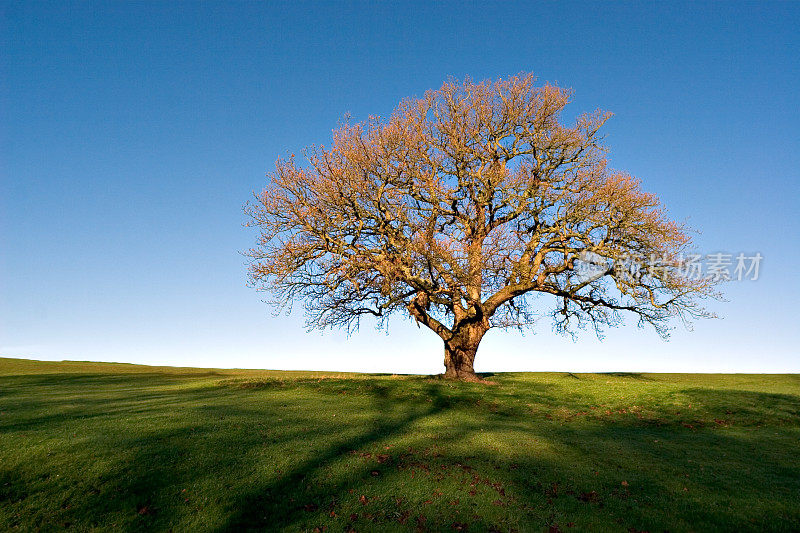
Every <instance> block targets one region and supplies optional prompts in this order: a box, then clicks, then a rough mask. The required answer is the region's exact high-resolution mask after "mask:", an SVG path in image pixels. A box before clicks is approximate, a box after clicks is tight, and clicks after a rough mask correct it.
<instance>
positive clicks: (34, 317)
mask: <svg viewBox="0 0 800 533" xmlns="http://www.w3.org/2000/svg"><path fill="white" fill-rule="evenodd" d="M0 13H1V14H2V27H1V33H0V39H1V40H0V46H2V54H0V63H1V64H0V68H2V72H0V75H1V77H2V86H1V88H0V90H1V91H2V92H1V93H0V99H1V101H2V104H1V105H0V113H1V115H0V142H1V143H2V145H1V151H0V356H8V357H29V358H37V359H55V360H61V359H79V360H97V361H123V362H136V363H147V364H168V365H179V366H214V367H251V368H276V369H331V370H355V371H369V372H431V373H433V372H440V371H442V369H443V366H442V346H441V343H440V341H439V340H438V338H437V337H435V336H434V334H433V333H431V332H430V331H427V330H424V329H417V327H416V326H414V325H413V323H412V322H411V321H410V320H409V319H407V318H405V317H402V316H399V315H398V316H397V318H395V319H394V320H393V321H392V322H391V323H390V326H389V330H388V334H387V333H386V332H383V331H375V330H374V329H373V328H372V327H371V326H370V324H368V323H367V324H364V325H363V326H362V329H361V331H360V332H358V333H356V334H354V335H352V336H351V337H349V338H348V337H347V336H346V335H345V334H344V333H343V332H339V331H333V332H330V331H329V332H326V333H324V334H322V333H320V332H316V331H315V332H311V333H308V332H306V329H305V328H304V325H303V323H304V320H303V316H302V313H301V312H300V311H299V309H300V306H297V308H298V311H296V312H295V313H293V314H291V315H288V316H287V315H285V314H284V315H277V316H276V315H274V314H273V313H272V311H271V310H270V309H269V308H268V307H267V306H266V305H265V304H264V303H262V302H261V301H260V300H261V298H262V295H259V294H257V293H256V292H255V291H254V290H253V289H251V288H249V287H247V285H246V266H245V260H244V258H243V257H242V256H241V255H240V254H239V251H242V250H245V249H247V248H248V247H250V246H251V244H252V243H253V242H254V239H255V233H254V232H253V231H252V230H249V229H247V228H244V227H242V223H243V222H244V221H245V217H244V216H243V214H242V211H241V207H242V205H243V204H244V203H245V202H246V201H247V200H248V199H249V198H250V195H251V194H252V192H253V191H257V190H260V189H261V188H263V187H264V185H265V184H266V180H265V173H266V172H268V171H270V170H271V169H272V168H273V167H274V162H275V160H276V159H277V158H278V157H281V156H285V155H286V154H288V153H293V152H295V153H299V152H300V151H301V149H302V148H303V147H304V146H307V145H309V144H312V143H317V144H327V143H329V142H330V137H331V130H332V129H333V128H335V127H336V126H337V124H338V123H339V122H340V121H341V120H342V118H343V117H344V116H346V115H348V114H349V115H350V116H351V117H352V119H353V120H362V119H364V118H366V117H367V116H368V115H370V114H375V115H383V116H386V115H388V114H389V113H390V112H391V111H392V109H393V108H394V106H395V105H396V104H397V103H398V101H399V100H400V99H401V98H403V97H407V96H413V95H421V94H422V93H423V92H424V91H425V90H426V89H431V88H438V87H439V86H440V85H441V83H442V82H443V81H444V80H445V79H447V78H448V77H450V76H454V77H457V78H463V77H464V76H471V77H472V78H473V79H478V80H480V79H484V78H498V77H505V76H508V75H513V74H516V73H519V72H533V73H535V74H536V75H537V76H538V78H539V79H540V80H541V81H549V82H553V83H556V84H558V85H561V86H566V87H572V88H573V89H574V91H575V98H574V102H573V103H572V104H571V105H570V106H569V107H568V113H567V115H568V117H567V118H569V116H574V115H577V114H580V113H582V112H586V111H592V110H594V109H596V108H602V109H605V110H609V111H611V112H613V113H614V117H613V118H612V119H611V120H610V121H609V122H608V124H607V125H606V127H605V142H606V144H607V145H608V146H609V147H610V158H611V164H612V166H614V167H615V168H618V169H621V170H625V171H628V172H630V173H631V174H633V175H635V176H637V177H639V178H640V179H641V180H642V183H643V188H644V189H645V190H648V191H651V192H655V193H656V194H658V195H659V196H660V198H661V199H662V201H663V202H664V203H665V205H666V206H667V208H668V209H669V212H670V214H671V216H672V217H674V218H675V219H677V220H680V221H687V222H688V223H689V225H691V226H692V227H694V228H697V229H698V230H700V231H701V233H699V234H698V235H697V236H696V238H695V241H696V243H697V245H698V248H699V249H700V250H702V251H703V252H705V253H714V252H719V251H725V252H728V253H733V254H736V253H739V252H744V253H747V254H753V253H755V252H760V253H761V254H762V255H763V256H764V260H763V263H762V265H761V272H760V277H759V279H758V280H757V281H742V282H731V283H728V284H726V285H725V286H724V287H723V288H722V290H723V292H724V294H725V298H726V300H727V301H725V302H719V303H715V304H713V305H712V306H711V308H712V309H713V310H714V311H716V312H717V313H719V314H720V315H721V317H722V318H721V319H719V320H709V321H702V322H699V323H697V324H696V325H695V328H694V331H692V332H688V331H685V330H684V329H683V328H681V327H680V326H679V327H678V329H676V331H675V332H674V333H673V335H672V340H670V341H669V342H663V341H661V340H660V339H659V337H658V336H657V335H656V334H655V333H654V332H653V331H652V330H648V329H638V328H636V327H635V326H633V325H631V326H630V327H626V328H619V329H616V330H612V331H609V332H608V334H607V336H606V338H605V340H604V341H603V342H600V341H598V340H597V338H596V337H595V336H594V334H593V333H591V332H586V333H584V334H580V335H579V336H578V337H577V338H576V340H574V341H573V340H572V339H571V338H569V337H563V336H560V335H557V334H555V333H553V332H552V330H551V324H550V323H549V322H547V321H543V322H542V323H541V324H540V325H539V326H538V327H537V328H536V330H535V334H533V333H528V334H526V335H525V336H521V335H519V334H517V333H512V332H503V331H495V330H493V331H490V332H489V333H488V334H487V336H486V338H485V339H484V341H483V344H482V345H481V348H480V350H479V352H478V356H477V359H476V370H478V371H500V370H563V371H602V370H606V371H684V372H800V349H798V342H800V331H799V330H800V328H798V325H797V316H798V312H797V307H798V298H800V281H798V277H797V265H798V264H800V252H799V251H798V245H797V243H798V237H800V235H799V233H800V232H799V231H798V224H799V223H800V215H798V199H800V170H799V169H800V149H799V148H800V128H798V124H800V101H799V100H800V99H799V98H798V87H800V62H798V59H797V58H798V57H800V37H798V33H797V27H800V3H796V2H782V3H777V2H775V3H770V2H763V3H736V2H726V3H722V2H715V3H697V2H692V3H680V2H662V3H647V2H639V3H569V2H567V3H562V2H559V3H555V2H553V3H550V2H544V3H519V4H515V3H509V2H502V3H500V2H498V3H486V4H478V3H475V4H467V5H466V6H463V5H458V4H446V3H444V4H440V3H436V4H435V5H425V4H422V3H419V4H399V3H398V4H389V3H380V4H378V5H369V4H367V3H331V4H328V5H325V4H322V3H320V4H313V3H294V2H285V3H269V4H267V3H255V2H252V3H223V2H205V3H202V4H200V3H190V2H186V3H180V2H176V3H167V2H157V3H156V2H154V3H147V2H136V3H127V4H126V3H122V2H114V3H110V2H109V3H95V2H77V3H70V2H58V3H44V2H37V3H31V2H19V3H17V2H4V3H2V4H0Z"/></svg>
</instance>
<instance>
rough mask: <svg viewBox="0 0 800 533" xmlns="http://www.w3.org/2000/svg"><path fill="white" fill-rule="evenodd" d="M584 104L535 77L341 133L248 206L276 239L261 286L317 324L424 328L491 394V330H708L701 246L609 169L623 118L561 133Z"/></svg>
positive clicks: (481, 86)
mask: <svg viewBox="0 0 800 533" xmlns="http://www.w3.org/2000/svg"><path fill="white" fill-rule="evenodd" d="M571 94H572V93H571V91H570V90H568V89H564V88H560V87H557V86H554V85H550V84H544V85H537V84H536V80H535V79H534V77H533V76H532V75H520V76H516V77H511V78H508V79H502V80H498V81H494V82H492V81H483V82H480V83H478V82H473V81H471V80H469V79H466V80H464V81H449V82H446V83H445V84H444V85H442V87H441V88H440V89H439V90H435V91H428V92H426V93H425V95H424V96H423V97H421V98H409V99H406V100H404V101H402V102H401V103H400V104H399V105H398V107H397V108H396V109H395V110H394V112H393V113H392V115H391V116H390V117H389V118H388V119H386V120H384V119H381V118H380V117H370V118H369V119H368V120H366V121H364V122H360V123H355V124H345V125H343V126H341V127H340V128H338V129H337V130H335V131H334V134H333V142H332V144H331V146H330V147H329V148H327V147H325V146H318V147H317V146H312V147H310V148H308V149H306V150H305V152H304V156H305V157H304V159H305V163H304V164H302V165H301V164H299V163H298V162H297V158H295V156H291V157H289V158H288V159H286V160H280V161H278V162H277V164H276V169H275V170H274V171H273V172H272V173H270V174H269V184H268V186H267V187H266V188H265V189H264V191H263V192H261V193H260V194H258V195H256V199H255V201H253V202H250V203H249V204H247V206H246V207H245V211H246V213H247V215H248V217H249V222H248V224H249V225H251V226H255V227H257V228H258V229H259V230H260V233H259V237H258V240H257V243H256V245H255V247H254V248H252V249H251V250H249V251H248V255H249V256H250V258H251V259H252V261H251V263H250V279H251V281H252V283H253V284H254V285H255V286H256V287H258V288H259V289H262V290H268V291H271V292H272V293H273V295H274V297H275V298H274V300H273V302H274V303H276V304H278V305H290V304H291V302H293V301H297V300H299V301H302V302H303V305H304V306H305V309H306V311H307V316H308V319H309V323H310V325H312V326H318V327H329V326H330V327H346V328H349V329H350V328H357V327H358V324H359V320H360V319H361V318H362V317H364V316H365V315H366V316H374V317H377V318H378V320H379V321H382V320H384V319H385V318H386V317H388V316H390V315H391V314H392V313H395V312H403V313H408V314H410V315H411V316H412V317H413V318H414V319H415V320H417V321H418V323H419V324H423V325H425V326H427V327H428V328H430V329H431V330H432V331H434V332H435V333H436V334H437V335H439V337H441V339H442V340H443V341H444V344H445V368H446V372H445V375H446V376H448V377H456V378H461V379H476V378H475V373H474V369H473V361H474V358H475V353H476V351H477V348H478V344H479V343H480V340H481V338H482V337H483V335H484V334H485V333H486V331H488V330H489V329H490V328H491V327H520V328H522V327H526V326H530V325H532V323H533V321H534V320H536V319H538V318H540V317H541V316H542V315H543V314H549V315H551V316H552V318H553V323H554V325H555V327H556V328H557V329H558V330H560V331H564V332H571V331H574V328H576V327H578V328H579V327H583V326H586V325H588V326H590V327H593V328H594V329H595V330H596V331H597V332H598V333H600V332H602V331H603V329H604V328H605V327H607V326H614V325H618V324H620V323H621V321H622V320H623V316H624V315H625V314H631V315H633V316H635V317H637V318H638V321H639V324H640V325H645V324H649V325H652V326H653V327H654V328H655V329H656V331H657V332H658V333H660V334H661V335H663V336H666V335H667V333H668V330H669V324H670V319H671V318H673V317H676V318H678V319H679V320H683V321H684V322H688V321H689V320H691V319H692V318H697V317H704V316H710V315H709V313H707V312H706V311H705V310H704V309H703V308H702V307H701V306H700V304H699V300H701V299H702V298H704V297H706V296H710V295H713V283H712V281H711V280H709V279H705V278H699V277H693V276H691V275H689V274H688V273H687V272H686V271H685V269H683V268H682V264H681V257H682V255H683V254H685V253H686V252H687V251H688V250H689V247H690V246H691V241H690V237H689V231H688V230H687V228H686V227H684V226H683V225H682V224H679V223H676V222H674V221H673V220H671V219H670V218H669V217H668V216H667V214H666V212H665V209H664V207H663V206H662V205H661V203H660V201H659V199H658V198H657V197H656V196H655V195H653V194H649V193H646V192H643V191H642V190H641V188H640V184H639V181H638V180H637V179H636V178H634V177H632V176H630V175H628V174H626V173H624V172H620V171H617V170H613V169H612V168H610V167H609V165H608V160H607V156H606V153H607V152H606V149H605V148H604V147H603V145H602V143H601V137H600V135H599V133H598V132H599V131H600V129H601V127H602V126H603V124H604V123H605V122H606V120H608V118H609V116H610V114H609V113H604V112H600V111H596V112H594V113H591V114H586V115H582V116H580V117H578V118H577V120H576V121H575V122H574V124H572V125H565V124H563V123H562V120H561V113H562V110H563V109H564V107H565V106H566V105H567V104H568V103H569V102H570V99H571ZM535 296H542V298H539V299H535V298H534V297H535Z"/></svg>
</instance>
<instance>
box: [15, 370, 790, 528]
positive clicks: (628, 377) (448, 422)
mask: <svg viewBox="0 0 800 533" xmlns="http://www.w3.org/2000/svg"><path fill="white" fill-rule="evenodd" d="M491 379H492V380H493V381H495V382H496V385H483V384H462V383H451V382H444V381H440V380H436V379H432V378H427V377H421V376H389V375H385V376H384V375H359V374H344V373H341V374H332V373H324V372H277V371H251V370H213V369H194V368H168V367H146V366H136V365H125V364H104V363H81V362H62V363H51V362H35V361H25V360H15V359H0V529H1V530H8V529H13V528H19V529H20V530H59V529H62V528H67V527H69V528H70V529H75V530H80V531H83V530H98V531H101V530H102V531H108V530H112V529H114V530H123V531H124V530H147V531H151V530H159V531H167V530H170V529H172V530H175V531H213V530H233V529H235V530H240V529H264V530H269V531H281V530H285V531H328V532H331V533H332V532H340V531H358V532H362V531H548V530H550V531H587V530H591V531H643V530H646V531H662V530H669V531H715V530H730V531H734V530H735V531H764V530H770V531H772V530H774V531H798V530H800V459H799V458H800V376H798V375H716V374H715V375H703V374H632V373H612V374H569V373H508V374H496V375H494V376H492V378H491Z"/></svg>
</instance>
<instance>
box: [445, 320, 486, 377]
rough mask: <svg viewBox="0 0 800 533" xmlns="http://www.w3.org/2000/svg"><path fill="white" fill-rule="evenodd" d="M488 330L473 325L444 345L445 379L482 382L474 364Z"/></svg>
mask: <svg viewBox="0 0 800 533" xmlns="http://www.w3.org/2000/svg"><path fill="white" fill-rule="evenodd" d="M484 333H486V329H484V328H483V327H481V326H476V325H471V326H469V327H466V328H464V329H462V330H461V331H457V332H456V333H455V334H454V335H453V336H452V337H451V338H450V339H449V340H447V341H445V343H444V368H445V372H444V377H445V378H448V379H458V380H462V381H480V379H481V378H479V377H478V375H477V374H476V373H475V369H474V368H473V366H472V365H473V363H474V362H475V354H476V353H477V352H478V345H479V344H480V342H481V339H482V338H483V334H484Z"/></svg>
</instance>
